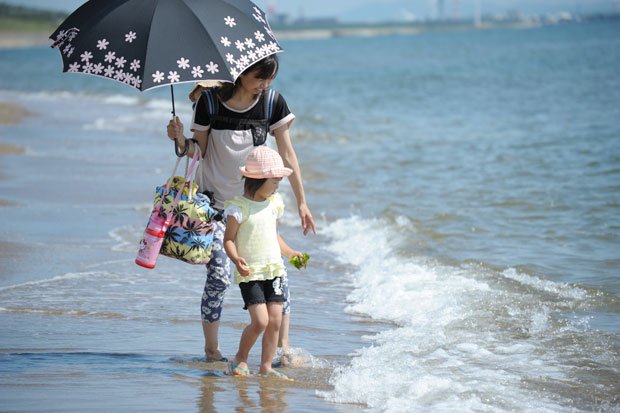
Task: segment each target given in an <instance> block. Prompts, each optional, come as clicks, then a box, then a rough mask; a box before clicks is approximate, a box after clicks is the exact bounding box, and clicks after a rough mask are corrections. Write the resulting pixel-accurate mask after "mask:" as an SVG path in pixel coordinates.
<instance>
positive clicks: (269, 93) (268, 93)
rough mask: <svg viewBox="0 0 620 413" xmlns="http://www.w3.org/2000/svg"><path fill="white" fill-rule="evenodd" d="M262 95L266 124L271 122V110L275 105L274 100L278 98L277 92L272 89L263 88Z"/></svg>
mask: <svg viewBox="0 0 620 413" xmlns="http://www.w3.org/2000/svg"><path fill="white" fill-rule="evenodd" d="M264 93H265V95H264V103H265V112H264V113H265V116H266V118H267V121H268V124H269V125H270V124H271V117H272V116H273V111H274V109H275V107H276V101H277V100H278V96H279V93H278V92H276V91H275V90H273V89H267V90H265V92H264Z"/></svg>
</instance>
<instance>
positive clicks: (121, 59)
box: [115, 56, 127, 68]
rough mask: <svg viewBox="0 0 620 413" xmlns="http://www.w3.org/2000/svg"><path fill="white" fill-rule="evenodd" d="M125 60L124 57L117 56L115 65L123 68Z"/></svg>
mask: <svg viewBox="0 0 620 413" xmlns="http://www.w3.org/2000/svg"><path fill="white" fill-rule="evenodd" d="M126 62H127V60H125V58H124V57H123V56H121V57H119V58H117V59H116V63H115V65H116V67H118V68H123V67H125V63H126Z"/></svg>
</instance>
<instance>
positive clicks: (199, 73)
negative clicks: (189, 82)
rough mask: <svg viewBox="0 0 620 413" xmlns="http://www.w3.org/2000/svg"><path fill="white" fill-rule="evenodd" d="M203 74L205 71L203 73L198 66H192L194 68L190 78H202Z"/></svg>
mask: <svg viewBox="0 0 620 413" xmlns="http://www.w3.org/2000/svg"><path fill="white" fill-rule="evenodd" d="M204 72H205V71H204V70H202V68H201V67H200V66H194V67H193V68H192V76H194V78H197V77H202V74H203V73H204Z"/></svg>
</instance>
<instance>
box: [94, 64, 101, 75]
mask: <svg viewBox="0 0 620 413" xmlns="http://www.w3.org/2000/svg"><path fill="white" fill-rule="evenodd" d="M101 72H103V65H102V64H101V63H97V64H96V65H95V66H93V73H94V74H96V75H100V74H101Z"/></svg>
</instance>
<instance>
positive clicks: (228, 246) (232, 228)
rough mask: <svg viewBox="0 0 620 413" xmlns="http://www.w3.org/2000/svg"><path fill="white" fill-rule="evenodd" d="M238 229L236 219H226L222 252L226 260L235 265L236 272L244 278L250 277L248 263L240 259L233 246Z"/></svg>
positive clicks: (230, 216) (230, 217) (235, 247)
mask: <svg viewBox="0 0 620 413" xmlns="http://www.w3.org/2000/svg"><path fill="white" fill-rule="evenodd" d="M238 229H239V223H238V222H237V219H236V218H235V217H233V216H232V215H229V216H228V217H227V218H226V232H224V250H225V251H226V254H227V255H228V258H230V260H231V261H232V262H233V263H234V264H235V266H236V267H237V271H239V274H241V275H242V276H244V277H247V276H248V275H250V268H249V267H248V263H247V262H245V259H244V258H243V257H240V256H239V254H238V253H237V246H236V245H235V238H236V237H237V230H238Z"/></svg>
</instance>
